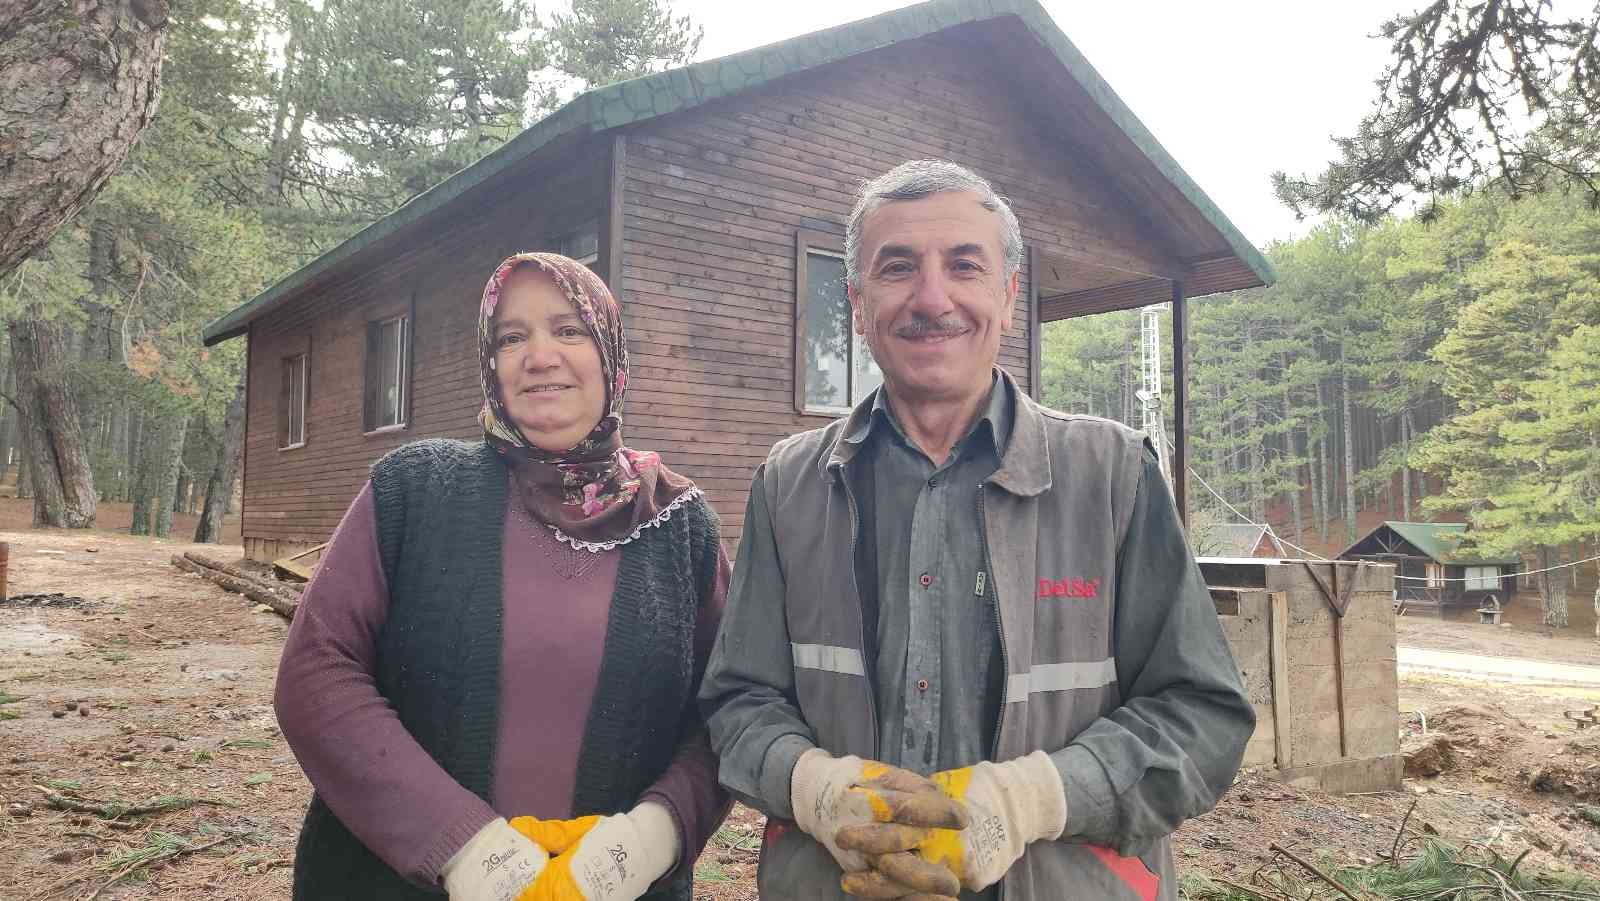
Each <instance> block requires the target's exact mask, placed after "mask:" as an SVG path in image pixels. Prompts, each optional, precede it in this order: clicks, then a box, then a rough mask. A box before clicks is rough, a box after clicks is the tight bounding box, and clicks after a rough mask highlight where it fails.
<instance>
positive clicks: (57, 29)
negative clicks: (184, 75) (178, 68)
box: [0, 0, 167, 275]
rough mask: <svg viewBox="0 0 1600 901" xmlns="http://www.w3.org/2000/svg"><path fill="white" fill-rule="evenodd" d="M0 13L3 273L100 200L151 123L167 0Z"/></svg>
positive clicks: (34, 6)
mask: <svg viewBox="0 0 1600 901" xmlns="http://www.w3.org/2000/svg"><path fill="white" fill-rule="evenodd" d="M0 21H3V22H4V26H3V27H0V97H4V98H5V102H4V103H0V147H4V148H6V149H5V151H4V152H5V158H6V175H5V178H4V179H3V180H0V222H4V223H6V227H5V228H0V275H5V274H6V273H8V272H10V271H11V270H12V269H15V268H16V267H17V265H18V264H20V263H21V262H22V261H23V260H25V259H27V258H28V256H29V255H30V254H32V253H33V252H34V251H35V250H38V249H39V248H41V247H43V246H44V245H45V244H47V243H49V241H50V238H51V236H53V235H54V234H55V233H56V230H57V229H59V228H60V227H61V226H62V225H63V224H64V223H66V222H67V221H68V220H70V219H71V218H72V217H73V216H74V215H76V214H77V213H78V211H79V210H81V209H83V208H84V207H85V206H86V205H88V203H89V201H91V200H93V199H94V196H95V195H96V194H98V193H99V191H100V188H101V187H102V186H103V185H104V184H105V181H106V179H107V178H108V177H109V176H110V175H111V173H112V171H113V170H115V169H116V168H117V167H118V166H119V165H121V164H122V161H123V159H124V158H125V157H126V156H127V155H128V151H129V149H131V148H132V147H133V144H134V142H135V141H136V140H137V139H138V137H139V133H140V132H141V131H143V130H144V128H145V126H146V125H149V124H150V120H151V118H152V117H153V116H154V114H155V109H156V101H157V98H158V97H159V94H160V91H159V85H160V76H161V58H162V48H163V45H164V44H165V43H166V37H167V0H102V2H98V3H64V2H58V0H20V2H15V0H14V2H10V3H7V4H6V5H5V13H4V15H0Z"/></svg>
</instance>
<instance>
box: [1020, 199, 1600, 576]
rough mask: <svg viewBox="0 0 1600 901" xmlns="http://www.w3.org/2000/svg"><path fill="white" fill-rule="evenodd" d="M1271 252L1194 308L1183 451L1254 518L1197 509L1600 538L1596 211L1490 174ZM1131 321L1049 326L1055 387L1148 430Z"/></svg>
mask: <svg viewBox="0 0 1600 901" xmlns="http://www.w3.org/2000/svg"><path fill="white" fill-rule="evenodd" d="M1268 255H1269V256H1270V258H1271V259H1272V262H1273V265H1274V266H1275V267H1276V269H1277V271H1278V274H1279V280H1278V282H1277V283H1276V284H1275V285H1273V286H1272V287H1270V288H1265V289H1257V290H1253V291H1246V292H1239V293H1236V294H1231V295H1224V296H1220V297H1215V298H1205V299H1202V300H1199V301H1196V302H1194V303H1192V304H1191V305H1190V330H1191V334H1192V336H1193V337H1192V344H1191V352H1192V359H1193V369H1192V375H1191V379H1192V380H1191V394H1190V397H1191V402H1190V416H1189V419H1190V434H1191V436H1192V445H1191V447H1192V454H1191V463H1190V465H1191V466H1192V467H1194V469H1195V470H1196V471H1197V472H1198V473H1199V474H1200V475H1201V477H1202V478H1204V479H1205V481H1206V482H1207V483H1208V484H1209V485H1211V486H1212V487H1213V488H1215V489H1216V491H1217V492H1218V493H1219V494H1220V495H1221V496H1222V498H1223V499H1224V500H1226V501H1227V502H1228V503H1229V504H1231V505H1233V506H1234V507H1236V508H1237V509H1238V510H1239V511H1240V513H1241V514H1242V517H1241V516H1240V515H1235V514H1233V513H1229V512H1224V508H1223V507H1222V506H1221V504H1220V503H1216V502H1215V499H1213V498H1210V497H1209V495H1208V494H1206V493H1205V491H1204V489H1203V488H1202V487H1200V486H1199V485H1196V486H1195V487H1196V490H1198V491H1200V497H1199V498H1198V501H1199V502H1200V503H1201V504H1205V505H1213V506H1215V508H1216V510H1217V511H1218V513H1217V514H1216V515H1218V516H1223V517H1225V520H1226V521H1238V520H1239V519H1240V518H1248V519H1251V520H1253V521H1256V522H1264V521H1269V520H1270V521H1272V522H1274V523H1275V524H1276V525H1277V528H1278V531H1279V533H1280V534H1281V535H1283V536H1284V537H1287V538H1290V540H1292V541H1295V542H1296V543H1304V542H1303V541H1301V540H1300V539H1298V538H1295V537H1293V534H1292V532H1294V531H1295V524H1294V522H1292V520H1293V518H1294V516H1293V511H1294V509H1295V507H1296V504H1295V503H1294V502H1295V500H1296V499H1298V500H1299V501H1300V504H1299V506H1300V507H1302V508H1303V507H1304V506H1307V503H1306V502H1307V500H1308V499H1309V501H1310V505H1311V506H1315V507H1320V508H1321V509H1320V511H1318V512H1320V513H1321V517H1322V521H1323V522H1326V521H1328V520H1338V519H1340V518H1344V519H1345V520H1346V521H1347V522H1350V521H1353V519H1354V507H1360V508H1363V509H1371V508H1372V507H1374V506H1383V507H1384V508H1385V511H1384V512H1385V516H1386V517H1387V518H1404V517H1406V516H1410V517H1411V518H1419V516H1420V514H1422V513H1426V514H1429V515H1432V516H1436V517H1443V518H1450V519H1465V520H1466V521H1467V522H1468V523H1469V524H1470V527H1471V528H1470V532H1469V538H1468V542H1469V544H1471V545H1476V546H1478V547H1481V548H1483V549H1484V550H1486V551H1489V552H1493V553H1502V552H1531V551H1535V550H1537V549H1540V548H1548V547H1555V546H1560V545H1566V544H1570V543H1572V542H1582V541H1591V540H1595V539H1597V538H1600V412H1597V410H1600V213H1596V212H1595V211H1593V210H1590V209H1588V208H1587V207H1586V205H1585V204H1584V203H1583V202H1582V200H1581V198H1566V197H1558V196H1543V197H1536V198H1527V199H1524V200H1522V201H1513V200H1511V199H1510V198H1509V197H1508V196H1506V194H1505V193H1504V192H1501V191H1496V190H1487V191H1480V192H1478V193H1476V194H1474V195H1472V196H1469V197H1464V198H1461V199H1459V200H1453V201H1450V202H1447V203H1442V204H1440V205H1439V207H1438V208H1437V209H1436V210H1434V211H1433V214H1432V215H1431V217H1430V218H1429V220H1428V221H1427V222H1423V221H1420V220H1417V219H1413V220H1408V221H1396V220H1385V221H1383V222H1380V223H1378V224H1376V225H1372V226H1362V225H1357V224H1352V223H1349V222H1342V221H1337V220H1335V221H1330V222H1328V223H1325V224H1323V225H1321V226H1319V227H1317V228H1315V229H1313V230H1311V231H1310V232H1309V233H1308V234H1307V235H1306V236H1305V237H1303V238H1301V239H1299V240H1297V241H1293V242H1288V243H1284V244H1279V245H1275V246H1273V247H1271V248H1269V250H1268ZM1137 330H1138V321H1137V316H1136V314H1134V313H1118V314H1108V315H1104V316H1098V317H1093V318H1091V319H1088V320H1074V321H1070V322H1065V323H1053V324H1051V325H1049V326H1047V327H1046V329H1045V332H1044V336H1043V339H1042V341H1043V350H1044V359H1043V361H1042V366H1041V369H1042V373H1043V386H1042V387H1043V394H1044V398H1045V400H1046V402H1047V403H1050V404H1051V405H1053V406H1057V407H1059V408H1062V409H1067V410H1072V411H1076V412H1086V413H1094V414H1097V415H1105V416H1111V417H1112V418H1117V419H1122V420H1124V421H1126V422H1129V423H1130V424H1132V425H1135V426H1137V425H1138V424H1139V421H1140V417H1139V412H1138V406H1137V404H1136V403H1134V402H1131V401H1129V399H1128V398H1129V395H1130V392H1131V391H1132V389H1133V387H1136V383H1137V377H1138V371H1137V368H1138V362H1139V353H1138V347H1137ZM1163 340H1164V341H1166V340H1167V333H1166V332H1165V331H1164V333H1163ZM1162 353H1163V357H1164V358H1165V357H1167V356H1169V355H1170V350H1169V349H1168V348H1166V347H1164V348H1163V351H1162ZM1171 395H1172V391H1171V389H1170V387H1169V389H1168V391H1167V397H1168V400H1169V408H1170V398H1171ZM1346 401H1348V404H1347V403H1346ZM1347 408H1348V409H1349V411H1350V412H1349V415H1348V416H1346V414H1345V410H1346V409H1347ZM1347 444H1348V448H1347ZM1347 449H1348V455H1347ZM1347 456H1348V461H1349V462H1348V465H1347V464H1346V458H1347ZM1424 475H1426V476H1428V477H1429V479H1430V481H1429V483H1428V484H1429V492H1428V493H1429V494H1432V495H1433V496H1432V497H1430V498H1428V499H1427V501H1426V503H1425V504H1422V505H1420V506H1419V505H1418V504H1417V503H1416V502H1417V500H1418V499H1419V498H1420V497H1421V495H1422V494H1423V492H1422V481H1423V476H1424ZM1312 486H1316V487H1318V488H1320V490H1319V491H1312V492H1304V489H1305V488H1308V487H1312ZM1347 486H1348V488H1349V491H1348V493H1347V492H1346V487H1347ZM1407 486H1409V489H1410V490H1409V493H1407V492H1402V491H1401V490H1400V489H1401V488H1403V487H1407ZM1308 495H1309V498H1308ZM1351 497H1353V498H1354V501H1355V503H1354V505H1351V504H1350V503H1349V499H1350V498H1351ZM1347 508H1348V509H1347ZM1302 512H1303V511H1302ZM1313 524H1315V523H1313Z"/></svg>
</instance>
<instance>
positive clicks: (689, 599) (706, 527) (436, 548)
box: [294, 439, 718, 901]
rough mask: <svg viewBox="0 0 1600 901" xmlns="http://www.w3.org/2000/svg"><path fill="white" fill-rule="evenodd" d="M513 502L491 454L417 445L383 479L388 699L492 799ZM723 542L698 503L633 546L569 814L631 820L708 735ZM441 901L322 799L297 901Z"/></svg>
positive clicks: (385, 469)
mask: <svg viewBox="0 0 1600 901" xmlns="http://www.w3.org/2000/svg"><path fill="white" fill-rule="evenodd" d="M506 488H507V474H506V470H505V466H504V464H503V463H502V462H501V459H500V457H499V455H498V454H496V453H495V451H494V450H493V449H492V448H490V447H489V446H487V445H486V444H484V443H482V442H475V443H470V444H469V443H465V442H460V441H450V440H444V439H429V440H425V441H418V442H415V443H412V444H408V445H406V446H405V447H402V448H400V449H398V450H395V451H393V452H392V453H390V454H388V455H387V456H385V457H384V458H383V459H381V460H379V461H378V462H377V463H376V464H375V465H374V466H373V468H372V490H373V496H374V501H375V502H376V509H377V520H378V522H377V526H378V546H379V550H380V553H381V555H382V558H383V568H384V574H385V576H386V577H387V579H388V583H389V595H390V607H389V617H388V620H387V621H386V623H385V624H384V628H383V632H382V634H381V635H380V636H379V639H378V666H377V670H378V671H377V674H376V675H377V681H378V687H379V691H380V692H381V693H382V694H383V696H384V697H385V698H386V699H387V700H388V701H389V703H390V704H392V705H393V706H394V708H395V711H396V712H397V713H398V714H399V716H400V720H401V722H402V723H404V724H405V727H406V729H407V730H408V731H409V732H410V733H411V735H412V736H413V737H414V738H416V739H417V742H418V743H419V744H420V745H422V747H423V748H424V749H425V750H426V751H427V752H428V753H429V754H430V755H432V757H433V758H434V759H435V760H436V761H438V762H439V764H440V765H441V766H442V767H443V768H444V769H445V771H446V772H448V773H450V775H452V776H453V777H455V779H456V780H457V781H458V782H460V783H461V784H462V785H463V786H465V787H466V788H467V789H468V790H470V791H472V792H473V793H474V794H476V795H478V796H479V797H481V798H484V799H486V800H487V799H489V798H490V797H491V792H492V789H493V777H494V751H495V738H496V734H497V727H498V721H497V712H498V711H497V708H498V704H499V690H500V655H501V640H502V636H501V612H502V598H501V584H500V581H501V579H500V577H501V562H500V555H501V536H502V530H503V528H504V521H505V505H506V496H507V494H506ZM717 540H718V539H717V523H716V514H715V513H713V512H712V511H711V509H710V507H708V506H707V505H706V504H705V502H704V500H702V499H698V498H697V499H695V500H694V501H693V502H691V503H687V504H685V505H684V506H682V507H681V508H679V509H678V510H677V511H676V512H674V513H673V515H672V517H671V518H670V519H668V520H667V521H665V522H663V523H661V524H660V525H658V526H656V527H654V528H649V529H645V530H644V531H643V532H642V533H640V536H639V538H638V539H636V540H634V541H632V542H629V543H628V544H626V545H624V546H623V548H622V560H621V561H620V563H619V565H618V570H617V586H616V590H615V592H614V594H613V597H612V601H611V613H610V620H609V622H608V624H607V627H606V640H605V659H604V661H603V662H602V663H601V667H600V675H599V681H598V683H597V684H596V686H595V695H594V702H593V704H592V705H591V706H590V709H589V719H588V723H587V725H586V727H585V731H584V738H583V745H582V750H581V751H580V754H579V759H578V771H577V780H576V784H575V786H574V788H573V802H572V809H573V811H574V812H576V813H578V814H590V813H598V814H611V813H617V812H619V811H624V810H627V809H629V808H630V807H632V806H633V804H634V803H635V802H637V800H638V798H639V796H640V795H641V794H643V793H644V791H645V790H646V789H647V788H649V787H650V785H651V784H653V783H654V782H655V781H656V779H657V778H659V777H660V775H661V773H662V772H663V771H664V770H665V769H666V768H667V765H668V764H669V763H671V761H672V759H673V755H674V752H675V751H676V750H677V746H678V744H679V741H680V740H681V738H682V736H683V734H684V730H685V729H686V728H692V727H693V725H694V724H695V723H696V722H698V719H697V717H696V715H695V712H694V706H693V705H694V694H693V686H694V682H695V677H696V673H695V672H694V637H695V636H694V632H695V620H696V614H697V612H698V605H699V602H700V600H701V599H702V598H705V597H709V594H710V591H711V590H712V585H713V580H714V579H715V574H716V564H717ZM512 813H513V815H515V814H516V812H515V811H513V812H512ZM429 814H430V812H429V811H425V810H419V811H417V812H416V815H417V816H419V817H426V816H429ZM693 880H694V874H693V872H692V868H691V867H684V868H683V869H682V870H681V871H680V872H679V873H677V874H675V876H674V877H673V879H671V880H669V881H668V882H667V883H666V884H664V885H663V886H660V887H658V888H657V890H656V891H654V892H652V893H651V894H649V895H647V896H646V897H647V898H649V899H651V901H669V899H670V901H689V899H690V898H691V896H692V891H691V890H692V887H693ZM440 894H441V892H440V891H439V890H438V889H432V890H427V889H423V888H421V887H419V886H418V885H417V884H416V883H415V882H412V881H410V880H408V879H406V878H405V877H404V876H402V875H401V874H399V873H397V872H395V870H393V869H392V868H390V867H389V866H388V865H387V864H385V863H384V862H383V861H382V860H379V859H378V857H377V856H376V855H374V854H373V853H372V852H371V851H368V850H367V848H366V847H365V846H364V845H362V844H361V842H360V840H359V839H357V838H356V837H355V836H354V835H353V834H351V832H350V831H349V830H348V829H346V828H345V826H344V824H343V823H341V822H339V820H338V818H337V817H335V816H334V815H333V813H332V811H330V810H329V809H328V807H327V805H325V804H323V803H322V800H321V799H320V798H319V797H317V796H315V795H313V796H312V800H311V807H310V809H309V810H308V811H307V812H306V819H305V824H304V826H303V827H302V829H301V833H300V842H299V846H298V848H297V850H296V855H295V874H294V899H295V901H413V899H415V901H422V899H431V898H438V897H439V896H440Z"/></svg>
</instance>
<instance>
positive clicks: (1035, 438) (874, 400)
mask: <svg viewBox="0 0 1600 901" xmlns="http://www.w3.org/2000/svg"><path fill="white" fill-rule="evenodd" d="M996 371H998V372H999V373H1000V385H999V387H1000V388H1001V389H1002V390H1005V391H1007V392H1009V393H1010V395H1011V400H1012V407H1011V409H1012V418H1011V438H1010V440H1008V441H1005V442H1004V443H1003V444H1004V448H1005V449H1004V450H1003V451H1002V452H1001V454H1000V468H999V469H997V470H995V472H994V475H991V476H990V477H989V483H990V484H993V485H996V486H998V487H1000V488H1004V489H1005V490H1006V491H1009V492H1011V493H1012V494H1015V495H1018V496H1020V497H1033V496H1035V495H1038V494H1043V493H1044V492H1046V491H1048V490H1050V483H1051V475H1050V446H1049V443H1048V441H1047V440H1046V437H1045V415H1044V413H1043V408H1042V407H1040V406H1039V405H1038V404H1037V403H1034V401H1033V399H1032V398H1030V397H1028V396H1027V395H1026V394H1024V393H1023V392H1022V390H1021V389H1020V388H1019V387H1018V386H1017V383H1016V380H1015V379H1013V378H1012V377H1011V375H1010V373H1007V372H1006V371H1005V370H1004V369H999V368H998V367H996ZM882 391H883V389H882V388H879V389H878V390H877V391H874V392H873V393H872V394H870V395H868V396H867V397H864V398H862V400H861V402H860V403H858V404H856V406H855V408H854V409H853V410H851V411H850V416H849V417H848V418H846V419H845V420H844V423H843V425H841V426H837V427H836V428H835V431H834V433H833V438H832V442H831V445H830V447H829V450H828V453H827V455H826V456H824V457H823V458H822V466H821V471H820V472H819V475H821V476H823V477H824V478H827V479H830V480H837V478H838V474H839V472H840V470H842V469H843V468H844V467H845V466H847V465H849V463H850V461H851V460H853V459H855V456H856V454H857V453H859V452H860V450H861V448H862V446H863V445H864V444H865V439H866V437H867V435H868V434H869V433H870V432H871V430H872V418H873V416H874V415H876V410H877V407H878V395H879V394H880V393H882ZM997 437H998V436H997ZM998 443H1000V442H998V441H997V444H998Z"/></svg>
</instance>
